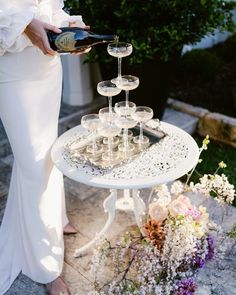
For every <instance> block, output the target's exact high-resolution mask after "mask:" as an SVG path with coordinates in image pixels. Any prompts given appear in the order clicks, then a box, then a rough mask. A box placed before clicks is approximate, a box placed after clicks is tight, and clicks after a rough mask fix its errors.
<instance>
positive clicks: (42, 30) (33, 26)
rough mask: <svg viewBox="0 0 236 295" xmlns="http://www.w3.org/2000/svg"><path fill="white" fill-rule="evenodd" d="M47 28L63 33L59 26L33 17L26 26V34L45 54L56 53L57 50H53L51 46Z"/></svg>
mask: <svg viewBox="0 0 236 295" xmlns="http://www.w3.org/2000/svg"><path fill="white" fill-rule="evenodd" d="M47 30H50V31H53V32H55V33H61V30H60V29H58V28H57V27H55V26H52V25H50V24H47V23H44V22H42V21H40V20H37V19H33V20H32V21H31V23H30V24H29V25H28V26H27V27H26V29H25V34H26V35H27V37H28V38H29V39H30V41H31V42H32V43H33V44H34V45H35V46H37V47H38V48H39V49H40V50H41V51H42V52H43V53H44V54H46V55H47V54H49V55H55V54H57V52H56V51H54V50H52V48H51V47H50V44H49V41H48V36H47V32H46V31H47Z"/></svg>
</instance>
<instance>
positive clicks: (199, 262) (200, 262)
mask: <svg viewBox="0 0 236 295" xmlns="http://www.w3.org/2000/svg"><path fill="white" fill-rule="evenodd" d="M205 263H206V260H205V259H203V258H202V257H201V256H200V255H199V256H198V255H197V254H195V256H194V257H193V259H192V265H193V267H196V268H202V267H203V266H204V265H205Z"/></svg>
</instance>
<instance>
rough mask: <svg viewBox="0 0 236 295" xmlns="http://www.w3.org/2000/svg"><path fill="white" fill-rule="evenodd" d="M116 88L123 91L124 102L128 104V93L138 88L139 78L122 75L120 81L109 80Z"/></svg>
mask: <svg viewBox="0 0 236 295" xmlns="http://www.w3.org/2000/svg"><path fill="white" fill-rule="evenodd" d="M111 81H112V82H113V83H115V84H116V86H117V87H118V88H120V89H121V90H124V91H125V100H126V102H127V103H128V102H129V91H130V90H134V89H136V88H137V87H138V86H139V78H138V77H135V76H132V75H122V76H121V79H119V80H116V79H112V80H111Z"/></svg>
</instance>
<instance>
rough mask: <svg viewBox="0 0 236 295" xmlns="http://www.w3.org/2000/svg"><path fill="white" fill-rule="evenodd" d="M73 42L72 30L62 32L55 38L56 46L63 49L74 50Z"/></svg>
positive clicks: (74, 41) (74, 42) (73, 34)
mask: <svg viewBox="0 0 236 295" xmlns="http://www.w3.org/2000/svg"><path fill="white" fill-rule="evenodd" d="M75 44H76V40H75V33H73V32H64V33H62V34H60V35H58V36H57V38H56V40H55V45H56V47H57V48H58V49H59V50H63V51H75V50H76V47H75Z"/></svg>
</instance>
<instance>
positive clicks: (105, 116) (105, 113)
mask: <svg viewBox="0 0 236 295" xmlns="http://www.w3.org/2000/svg"><path fill="white" fill-rule="evenodd" d="M98 114H99V118H100V120H101V121H102V122H108V121H109V122H115V119H116V118H117V114H116V113H115V112H114V108H111V109H110V108H109V107H106V108H102V109H100V110H99V112H98ZM111 142H112V145H113V146H114V145H117V144H118V142H119V138H117V137H114V138H112V140H111ZM103 143H104V144H108V139H107V138H104V139H103Z"/></svg>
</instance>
